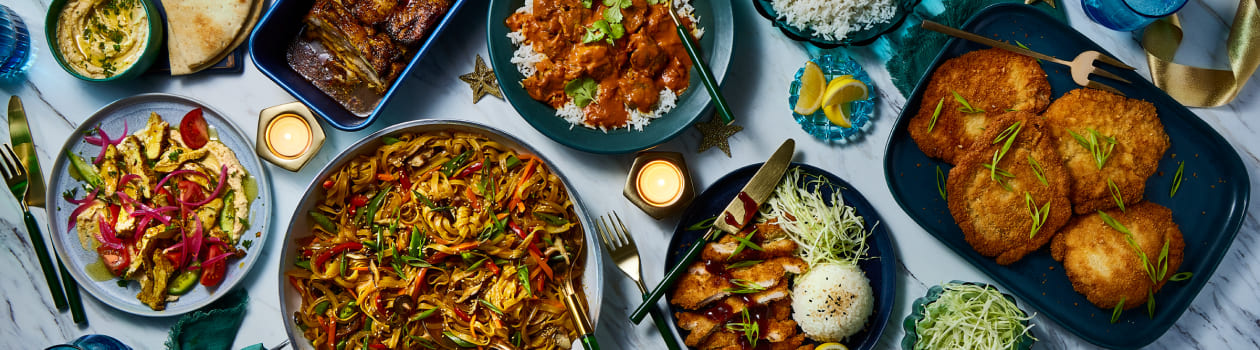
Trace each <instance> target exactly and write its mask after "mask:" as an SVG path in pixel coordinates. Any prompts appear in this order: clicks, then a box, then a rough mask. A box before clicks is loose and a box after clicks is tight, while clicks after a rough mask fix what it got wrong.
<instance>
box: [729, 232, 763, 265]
mask: <svg viewBox="0 0 1260 350" xmlns="http://www.w3.org/2000/svg"><path fill="white" fill-rule="evenodd" d="M754 234H757V230H756V229H754V230H752V232H749V233H748V235H747V236H744V237H740V236H739V235H736V234H733V235H731V237H735V240H736V241H739V246H738V247H735V250H734V251H732V252H731V255H730V256H727V257H726V259H727V260H730V259H731V258H734V257H735V255H739V252H742V251H744V248H745V247H748V248H752V250H756V251H759V252H764V251H766V250H765V249H761V246H759V245H757V243H753V241H752V240H751V238H752V236H753V235H754Z"/></svg>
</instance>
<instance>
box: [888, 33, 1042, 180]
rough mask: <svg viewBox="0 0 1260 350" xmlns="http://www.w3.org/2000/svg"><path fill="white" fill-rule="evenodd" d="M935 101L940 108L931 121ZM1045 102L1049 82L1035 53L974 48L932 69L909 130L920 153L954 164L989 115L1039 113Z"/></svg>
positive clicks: (978, 132)
mask: <svg viewBox="0 0 1260 350" xmlns="http://www.w3.org/2000/svg"><path fill="white" fill-rule="evenodd" d="M954 93H957V94H958V98H956V97H955V96H954ZM959 98H961V99H962V100H964V101H966V104H964V103H962V102H960V101H959ZM942 101H943V102H942ZM938 103H940V104H941V109H940V114H939V115H937V116H936V118H935V119H936V120H935V121H933V118H932V115H933V114H934V113H935V111H936V107H937V104H938ZM1049 104H1050V82H1049V81H1047V80H1046V72H1045V71H1044V70H1042V69H1041V66H1040V65H1039V64H1038V63H1037V61H1036V60H1035V59H1033V58H1030V57H1027V56H1021V55H1018V54H1015V53H1011V52H1008V51H1005V50H1001V49H988V50H979V51H972V52H968V53H966V54H963V55H962V56H958V57H955V58H952V59H950V60H948V61H945V63H942V64H941V66H940V67H938V68H936V71H935V72H934V73H932V78H931V81H929V82H928V86H927V89H926V90H925V91H924V92H923V101H922V102H921V103H920V104H919V111H918V113H917V114H915V116H914V118H913V119H911V120H910V126H909V128H910V136H911V137H913V138H914V141H915V142H916V143H917V144H918V145H919V149H920V150H923V153H926V154H927V155H928V156H929V157H934V158H941V159H944V160H945V161H946V162H949V163H951V164H952V163H955V160H956V158H957V156H958V155H960V154H961V153H963V150H964V149H965V148H967V147H968V146H970V145H971V144H972V142H975V141H976V140H979V139H980V138H981V137H982V136H983V133H984V129H983V127H984V124H985V120H986V119H987V118H988V117H990V116H997V115H999V114H1002V113H1004V112H1006V111H1007V110H1021V111H1027V112H1032V113H1040V112H1041V111H1042V110H1044V109H1046V106H1047V105H1049ZM968 106H970V108H968ZM929 129H930V130H929Z"/></svg>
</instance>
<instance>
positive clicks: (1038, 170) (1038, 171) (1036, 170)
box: [1028, 154, 1050, 186]
mask: <svg viewBox="0 0 1260 350" xmlns="http://www.w3.org/2000/svg"><path fill="white" fill-rule="evenodd" d="M1028 166H1030V167H1032V171H1033V175H1035V176H1037V181H1041V185H1042V186H1050V183H1049V182H1048V181H1046V169H1045V168H1042V167H1041V164H1040V163H1037V160H1036V159H1033V156H1032V154H1029V155H1028Z"/></svg>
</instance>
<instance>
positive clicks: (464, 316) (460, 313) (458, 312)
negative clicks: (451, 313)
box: [451, 307, 472, 322]
mask: <svg viewBox="0 0 1260 350" xmlns="http://www.w3.org/2000/svg"><path fill="white" fill-rule="evenodd" d="M451 310H455V316H459V319H461V320H464V322H472V316H468V313H466V312H464V310H460V309H459V308H458V307H451Z"/></svg>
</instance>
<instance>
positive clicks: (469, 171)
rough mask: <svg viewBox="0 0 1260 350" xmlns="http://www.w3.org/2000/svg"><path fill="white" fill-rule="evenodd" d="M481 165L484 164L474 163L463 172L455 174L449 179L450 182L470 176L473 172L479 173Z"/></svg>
mask: <svg viewBox="0 0 1260 350" xmlns="http://www.w3.org/2000/svg"><path fill="white" fill-rule="evenodd" d="M483 164H484V163H482V162H480V161H478V162H476V163H472V165H469V166H466V167H464V170H462V171H460V172H459V174H455V176H454V177H451V180H455V179H459V178H461V177H465V176H468V175H472V174H473V173H475V172H478V171H481V167H482V166H484V165H483Z"/></svg>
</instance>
